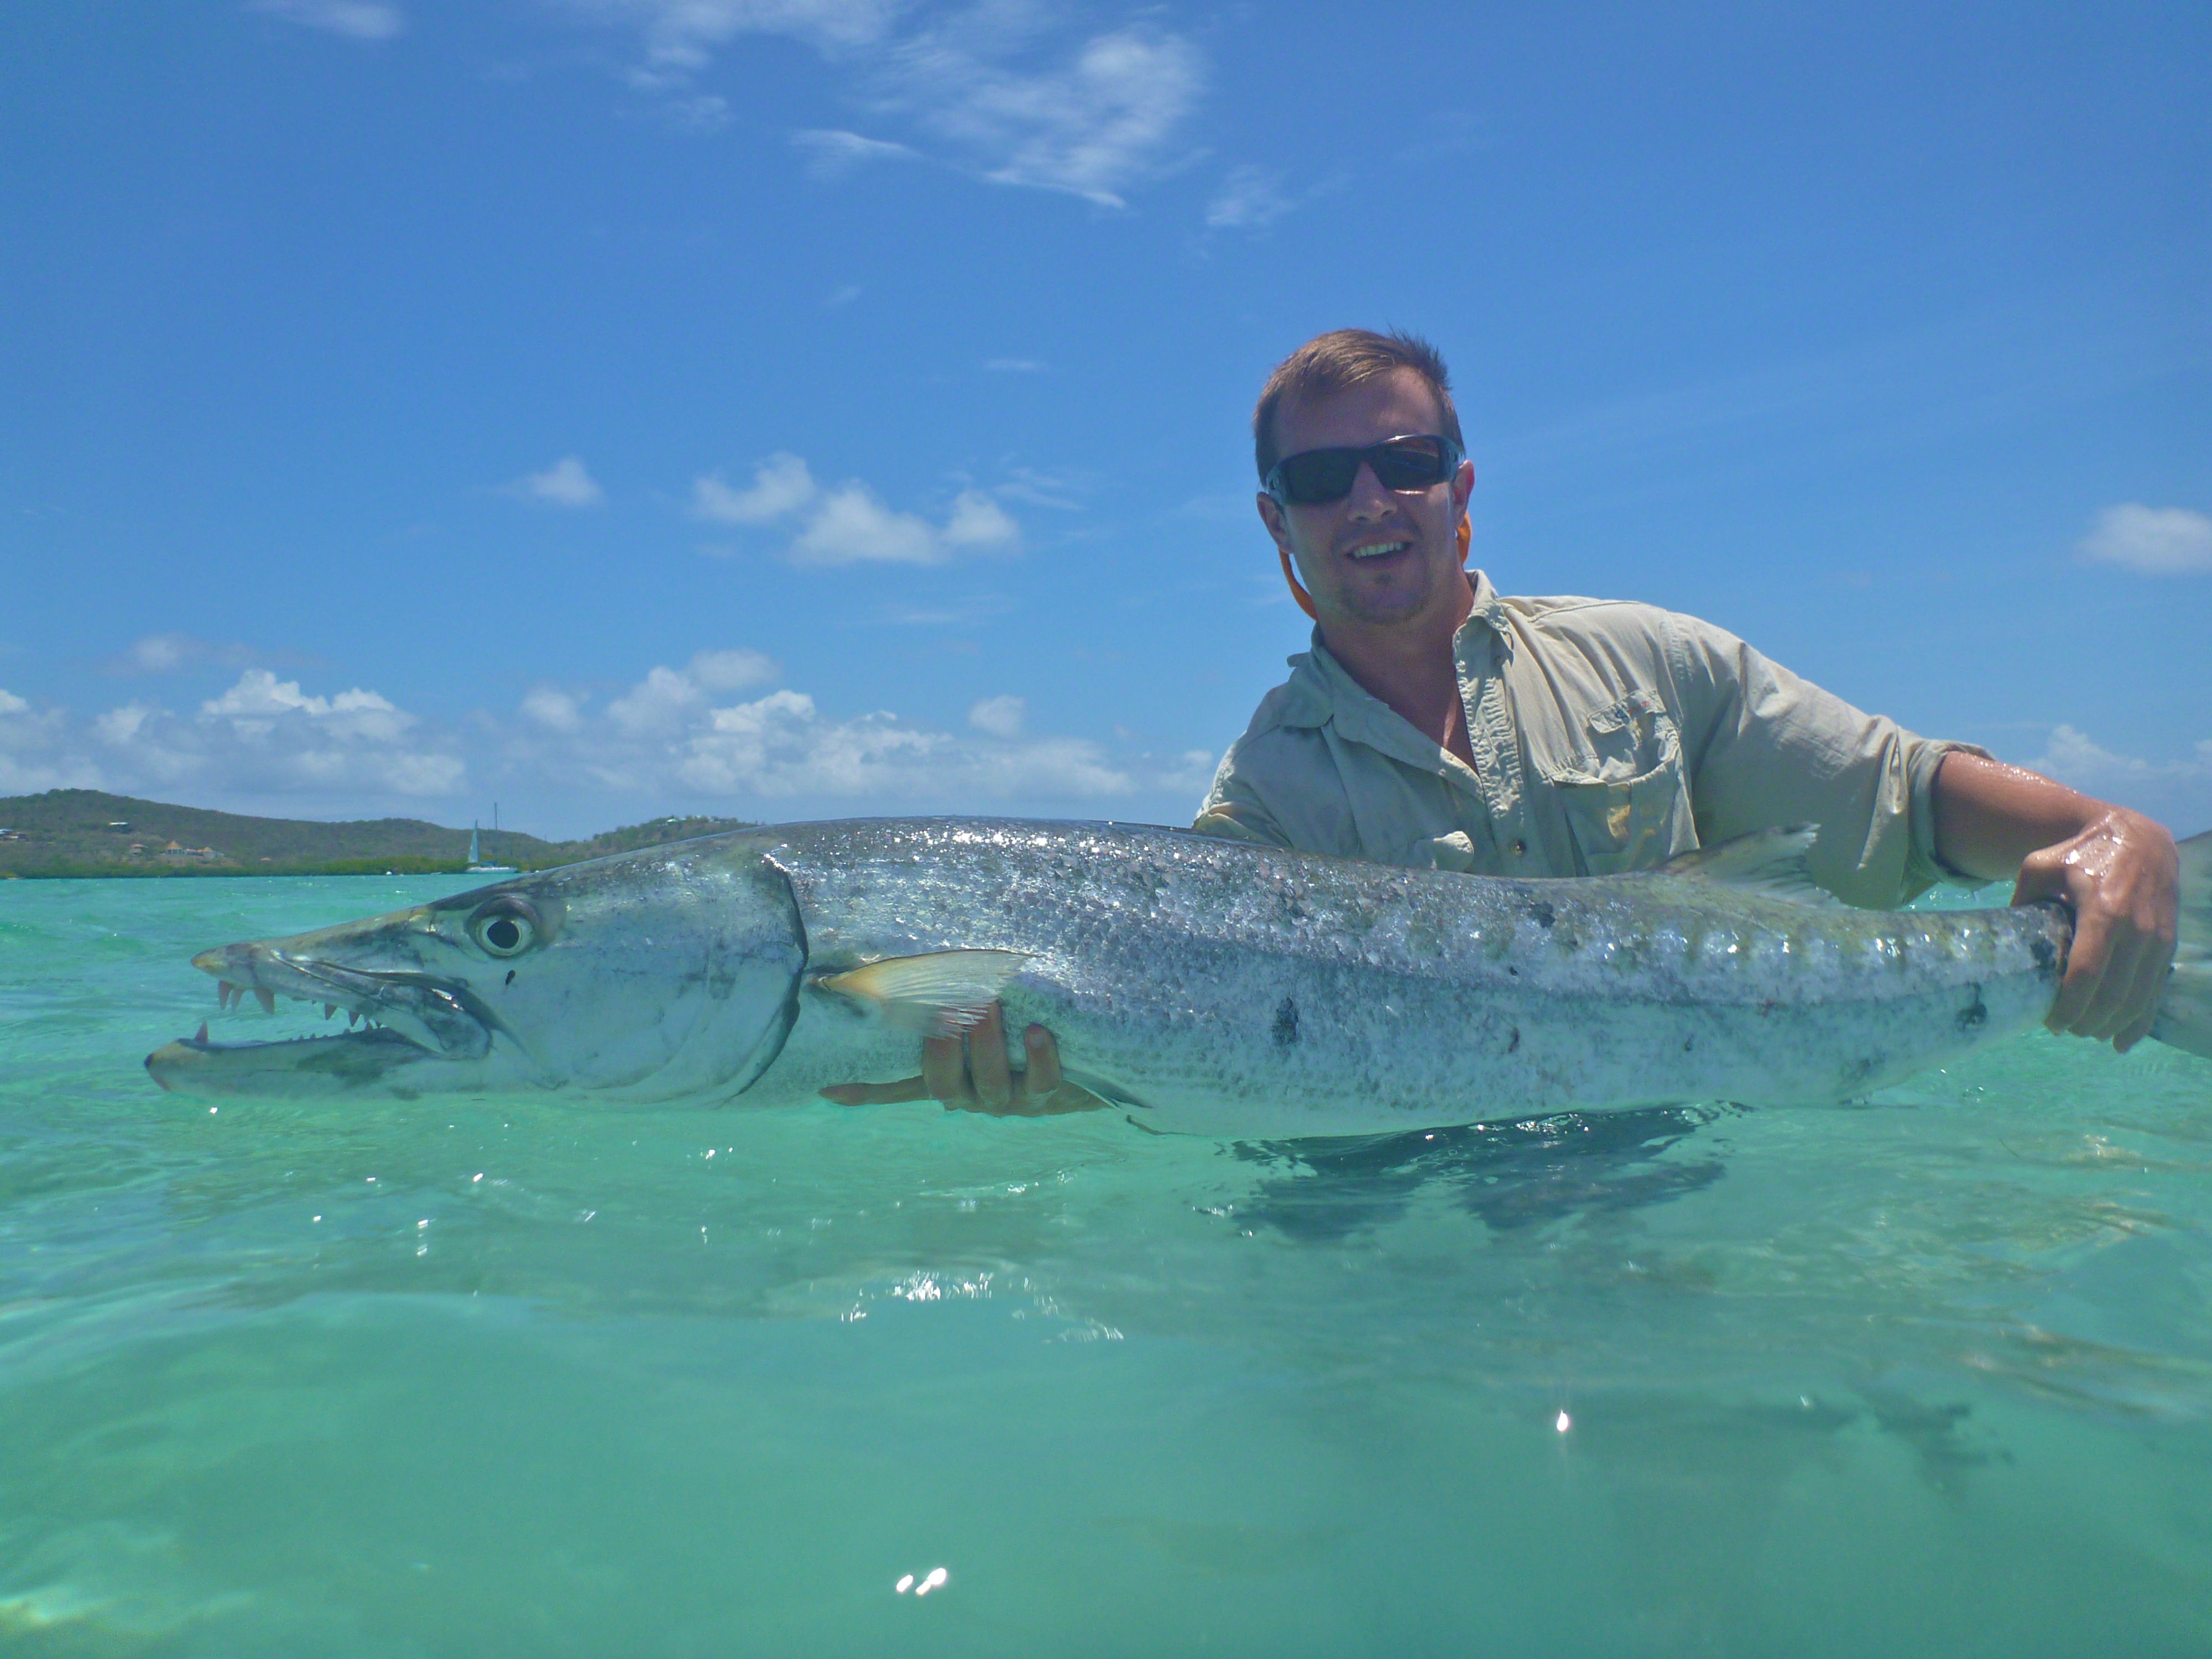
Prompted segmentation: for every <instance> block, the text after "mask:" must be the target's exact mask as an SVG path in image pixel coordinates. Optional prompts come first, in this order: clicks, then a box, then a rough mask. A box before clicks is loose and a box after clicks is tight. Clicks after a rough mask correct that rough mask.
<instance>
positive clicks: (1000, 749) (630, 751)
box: [510, 658, 1182, 811]
mask: <svg viewBox="0 0 2212 1659" xmlns="http://www.w3.org/2000/svg"><path fill="white" fill-rule="evenodd" d="M699 660H700V659H696V658H695V659H693V662H694V666H693V667H692V668H687V669H671V668H668V667H665V666H658V667H655V668H653V669H652V670H651V671H649V672H647V675H646V677H645V678H643V679H642V680H641V681H639V682H638V683H637V684H635V685H634V686H632V687H630V688H629V690H627V691H625V692H624V693H623V695H622V696H619V697H617V698H615V699H614V700H613V701H612V702H610V703H609V704H608V705H607V708H606V710H605V714H604V715H602V716H601V717H599V718H598V719H590V718H584V719H582V720H580V722H579V725H578V726H577V727H576V728H574V729H573V730H570V731H568V732H563V733H561V734H560V735H559V737H558V738H555V739H549V738H546V737H545V736H544V735H542V734H541V735H537V736H532V737H529V738H525V739H523V740H522V741H521V742H520V744H518V746H517V748H516V750H515V751H514V752H513V755H512V756H511V757H510V764H512V765H513V766H516V767H519V768H527V769H531V770H532V771H535V772H537V773H538V774H539V775H543V776H545V777H547V778H549V779H551V780H553V781H563V782H568V783H569V784H572V785H574V784H589V785H592V786H594V787H599V788H604V789H616V790H621V791H625V792H636V793H647V794H657V795H660V796H662V797H664V798H665V797H667V796H669V795H671V794H673V795H686V796H691V797H701V796H704V797H708V798H714V799H729V798H732V797H735V798H742V799H755V800H759V801H761V802H763V803H772V802H779V801H788V800H791V799H798V798H805V799H815V800H820V801H823V802H824V803H825V804H828V803H851V802H866V803H868V804H869V805H872V806H875V805H880V806H893V805H937V806H941V807H946V808H950V809H951V810H956V811H975V810H978V809H981V808H984V807H989V806H994V805H1006V803H1008V802H1010V801H1022V800H1031V801H1035V800H1056V801H1074V800H1090V799H1097V798H1099V797H1103V796H1112V795H1126V794H1128V793H1132V792H1133V791H1134V790H1137V789H1139V788H1142V787H1151V785H1152V779H1151V778H1150V777H1149V776H1148V775H1146V771H1144V770H1143V769H1138V770H1133V769H1130V768H1128V767H1127V766H1123V765H1121V764H1117V763H1115V762H1114V761H1112V760H1111V759H1109V757H1107V755H1106V754H1105V752H1104V750H1102V749H1101V748H1100V747H1099V746H1098V745H1097V744H1094V743H1091V742H1090V741H1089V740H1087V739H1084V738H1054V737H1038V738H1024V737H1023V736H1022V733H1021V716H1022V713H1023V708H1022V700H1021V699H1020V698H1018V697H1004V698H994V699H988V700H987V701H986V702H983V703H980V704H978V705H977V707H976V709H975V711H971V715H970V718H971V720H974V721H975V724H976V726H977V729H978V730H979V731H981V732H985V733H986V735H984V736H982V737H964V736H960V735H957V734H954V733H951V732H938V731H932V730H929V729H928V728H927V727H923V726H915V725H913V724H911V723H909V722H908V721H904V720H900V719H899V718H898V717H897V716H896V715H895V714H888V713H881V712H879V713H875V714H861V715H859V716H857V717H855V718H854V719H851V720H832V719H830V718H829V717H827V716H825V715H824V714H823V713H822V711H821V709H820V708H818V707H817V705H816V703H815V701H814V699H813V698H812V697H811V696H807V695H806V694H805V692H801V691H792V690H781V691H771V692H769V694H768V695H766V696H762V697H758V698H756V699H753V700H751V701H749V702H748V701H738V702H720V701H719V700H717V699H715V698H714V697H712V696H708V695H706V689H705V687H704V686H703V685H702V684H701V682H700V680H699V678H698V677H697V673H696V665H697V663H698V662H699ZM541 724H542V722H541ZM1177 781H1178V783H1180V782H1181V781H1182V779H1181V778H1180V775H1178V777H1177ZM763 810H769V809H768V808H767V807H765V806H764V807H763Z"/></svg>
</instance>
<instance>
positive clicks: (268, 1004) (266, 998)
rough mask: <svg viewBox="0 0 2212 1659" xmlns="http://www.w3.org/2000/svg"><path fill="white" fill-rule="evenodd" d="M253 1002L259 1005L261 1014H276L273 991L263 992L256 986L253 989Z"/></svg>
mask: <svg viewBox="0 0 2212 1659" xmlns="http://www.w3.org/2000/svg"><path fill="white" fill-rule="evenodd" d="M253 1000H255V1001H256V1002H258V1003H259V1004H260V1005H261V1012H263V1013H264V1014H273V1013H275V1012H276V993H275V992H274V991H264V990H263V989H262V988H261V987H259V986H258V985H257V986H255V987H253Z"/></svg>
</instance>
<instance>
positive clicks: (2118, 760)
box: [2027, 726, 2212, 835]
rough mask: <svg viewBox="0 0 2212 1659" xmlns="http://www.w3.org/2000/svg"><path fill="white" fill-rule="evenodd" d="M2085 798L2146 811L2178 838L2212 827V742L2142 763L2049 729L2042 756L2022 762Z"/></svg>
mask: <svg viewBox="0 0 2212 1659" xmlns="http://www.w3.org/2000/svg"><path fill="white" fill-rule="evenodd" d="M2027 764H2028V765H2029V766H2031V767H2032V768H2033V769H2035V770H2036V771H2039V772H2044V773H2047V774H2049V775H2051V776H2052V777H2054V778H2057V780H2058V781H2060V782H2062V783H2068V784H2071V785H2072V786H2073V787H2075V788H2076V789H2079V790H2081V792H2082V793H2085V794H2089V795H2094V796H2096V797H2097V798H2098V799H2101V800H2112V801H2118V803H2119V804H2120V805H2123V806H2132V807H2134V808H2135V809H2136V811H2142V812H2148V813H2149V814H2151V815H2152V816H2153V817H2156V818H2159V819H2160V820H2161V821H2163V822H2164V823H2166V825H2167V826H2168V827H2169V828H2171V829H2174V830H2175V831H2177V832H2178V833H2180V834H2183V835H2186V834H2189V833H2191V831H2193V830H2197V829H2206V828H2208V827H2212V738H2205V739H2204V740H2203V741H2202V742H2200V743H2198V744H2197V747H2196V751H2195V753H2194V754H2193V755H2191V757H2189V758H2188V759H2185V760H2177V761H2147V760H2142V759H2140V758H2138V757H2136V756H2133V755H2121V754H2116V753H2114V752H2113V751H2112V750H2109V749H2106V748H2105V747H2104V746H2103V745H2102V744H2099V743H2097V742H2096V741H2095V740H2094V739H2093V738H2091V737H2090V736H2089V735H2088V734H2087V732H2081V731H2078V730H2076V729H2075V727H2073V726H2054V727H2053V728H2052V729H2051V738H2050V741H2049V742H2048V743H2047V744H2045V747H2044V752H2043V753H2042V754H2041V755H2039V756H2038V757H2036V758H2035V759H2033V760H2032V761H2030V762H2028V763H2027Z"/></svg>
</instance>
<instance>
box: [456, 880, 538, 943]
mask: <svg viewBox="0 0 2212 1659" xmlns="http://www.w3.org/2000/svg"><path fill="white" fill-rule="evenodd" d="M469 937H470V938H471V939H474V940H475V941H476V942H477V945H478V946H479V947H481V948H482V949H483V951H484V953H485V954H486V955H488V956H495V957H519V956H520V955H521V954H522V953H523V952H524V951H527V950H528V949H529V948H530V947H531V946H532V945H535V944H536V943H537V942H538V914H537V912H536V911H534V910H532V908H530V904H529V902H528V901H527V900H526V899H523V898H520V897H518V896H516V895H514V894H513V893H502V894H501V895H500V896H499V897H497V898H495V899H492V900H490V901H489V902H487V903H485V904H484V905H483V907H482V908H479V909H478V910H477V913H476V914H475V915H472V916H471V917H470V918H469Z"/></svg>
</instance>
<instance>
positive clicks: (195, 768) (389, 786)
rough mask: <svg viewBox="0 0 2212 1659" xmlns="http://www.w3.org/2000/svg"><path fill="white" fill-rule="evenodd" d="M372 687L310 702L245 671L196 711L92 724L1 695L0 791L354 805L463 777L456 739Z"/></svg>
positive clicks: (136, 705)
mask: <svg viewBox="0 0 2212 1659" xmlns="http://www.w3.org/2000/svg"><path fill="white" fill-rule="evenodd" d="M421 726H422V723H421V722H420V721H419V720H417V719H416V717H415V716H414V715H412V714H408V713H407V712H406V711H405V710H404V709H402V708H398V707H396V706H395V705H394V704H393V703H392V702H390V701H389V700H388V699H387V698H385V697H383V696H379V695H378V694H377V693H376V692H374V691H368V690H361V689H360V688H358V687H356V688H355V689H353V690H346V691H340V692H338V693H337V694H335V695H334V696H314V695H310V694H308V693H307V692H306V691H305V690H302V688H301V684H300V683H299V682H298V681H297V680H280V679H278V678H276V675H274V674H273V673H271V672H270V671H269V670H267V669H265V668H250V669H247V670H246V671H245V672H244V673H242V674H240V676H239V678H238V680H237V683H236V684H234V685H232V686H231V687H230V688H229V690H226V691H224V692H223V693H222V695H221V696H216V697H211V698H209V699H208V700H207V701H206V702H203V703H202V704H201V705H200V707H199V708H198V710H197V713H196V714H193V715H191V716H190V717H184V716H179V714H175V713H173V711H171V710H170V709H168V708H165V707H163V706H162V705H161V704H160V703H157V702H151V701H147V700H143V699H133V700H131V702H125V703H122V704H119V705H118V706H117V707H115V708H109V709H106V710H105V711H103V712H102V713H100V714H98V715H96V716H95V717H94V718H93V719H92V720H89V721H85V722H82V723H80V722H78V721H76V720H73V719H72V718H71V717H70V714H69V713H68V711H67V710H65V709H61V708H47V709H45V710H38V709H34V708H32V706H31V705H30V704H29V703H27V702H26V701H25V700H24V699H22V698H21V697H13V696H8V695H7V694H5V693H0V793H18V792H22V791H27V790H34V789H52V788H60V787H81V788H104V789H118V790H122V791H124V792H125V793H147V792H149V791H151V792H167V793H174V792H176V791H179V790H185V791H188V792H190V793H192V794H193V795H195V796H197V797H199V798H201V799H206V798H209V797H210V796H215V797H222V796H237V795H241V794H244V795H255V796H262V797H266V796H270V795H284V794H300V793H312V794H315V795H318V796H321V797H324V798H325V799H327V798H331V797H347V798H350V799H357V800H362V801H369V800H374V799H390V798H392V797H395V796H414V797H420V796H437V795H447V794H451V793H454V792H455V791H456V790H458V789H459V788H460V787H461V786H462V785H463V784H464V782H465V781H466V775H467V768H466V766H465V763H464V762H463V760H462V758H461V756H460V755H459V752H458V750H457V746H456V744H455V743H454V742H453V739H452V738H450V737H447V736H440V735H435V734H426V733H425V732H422V730H421Z"/></svg>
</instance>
